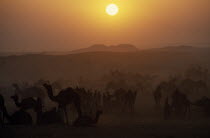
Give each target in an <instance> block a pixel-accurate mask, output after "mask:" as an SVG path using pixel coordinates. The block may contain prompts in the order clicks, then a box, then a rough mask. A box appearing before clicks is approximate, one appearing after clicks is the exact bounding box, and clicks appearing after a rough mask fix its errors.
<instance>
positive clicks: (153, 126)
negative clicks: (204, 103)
mask: <svg viewBox="0 0 210 138" xmlns="http://www.w3.org/2000/svg"><path fill="white" fill-rule="evenodd" d="M7 137H12V138H70V137H78V138H80V137H88V138H94V137H96V138H101V137H106V138H107V137H110V138H112V137H113V138H116V137H120V138H127V137H128V138H130V137H138V138H209V137H210V120H209V119H197V120H196V119H192V120H170V121H164V120H162V119H156V118H150V117H148V118H142V117H141V118H140V117H139V116H137V115H136V116H120V117H119V116H111V115H104V116H102V118H101V120H100V122H99V124H98V125H97V126H95V127H88V128H75V127H71V126H59V125H51V126H35V125H34V126H30V127H26V126H5V127H4V128H1V129H0V138H7Z"/></svg>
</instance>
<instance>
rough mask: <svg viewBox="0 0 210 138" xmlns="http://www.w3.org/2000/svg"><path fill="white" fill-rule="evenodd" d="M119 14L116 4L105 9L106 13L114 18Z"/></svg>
mask: <svg viewBox="0 0 210 138" xmlns="http://www.w3.org/2000/svg"><path fill="white" fill-rule="evenodd" d="M118 12H119V8H118V6H117V5H116V4H109V5H108V6H107V7H106V13H107V14H109V15H110V16H114V15H116V14H117V13H118Z"/></svg>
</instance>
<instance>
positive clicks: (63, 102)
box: [43, 84, 81, 124]
mask: <svg viewBox="0 0 210 138" xmlns="http://www.w3.org/2000/svg"><path fill="white" fill-rule="evenodd" d="M43 86H44V87H45V88H46V90H47V93H48V96H49V98H50V99H51V100H52V101H54V102H56V103H58V107H59V108H60V109H62V110H63V111H64V114H65V118H66V123H67V124H68V123H69V121H68V114H67V110H66V107H67V105H69V104H72V103H73V104H74V106H75V107H76V109H77V113H78V116H81V107H80V104H81V101H80V95H79V94H78V93H76V92H74V90H73V89H72V88H67V89H64V90H62V91H60V93H59V94H58V95H57V96H54V95H53V90H52V86H51V85H49V84H44V85H43Z"/></svg>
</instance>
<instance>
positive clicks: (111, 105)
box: [0, 83, 137, 126]
mask: <svg viewBox="0 0 210 138" xmlns="http://www.w3.org/2000/svg"><path fill="white" fill-rule="evenodd" d="M13 87H14V88H15V90H16V93H15V95H13V96H11V97H10V98H11V99H12V100H13V101H14V104H15V105H16V107H17V108H18V110H17V111H15V112H14V113H13V114H9V113H8V112H7V107H6V105H5V101H4V97H3V96H2V95H0V113H1V115H2V116H1V118H0V120H1V124H4V120H5V118H6V120H7V122H8V123H9V124H11V125H31V124H32V123H33V121H32V120H33V119H32V117H31V115H30V114H29V113H28V112H27V111H28V110H30V109H32V110H33V111H34V112H35V113H36V124H38V125H43V124H69V119H68V118H69V117H68V116H69V115H68V110H67V106H68V105H73V107H74V109H76V113H77V118H76V119H75V120H74V121H73V122H72V124H73V125H74V126H89V125H93V124H96V123H97V122H98V120H99V117H100V115H101V114H102V111H101V109H102V108H103V110H104V111H105V112H109V111H113V112H114V111H121V112H125V111H128V112H134V104H135V100H136V96H137V91H131V90H129V91H125V90H123V89H119V90H117V91H115V92H114V93H113V94H110V93H109V92H107V93H103V94H102V93H100V92H99V91H91V90H86V89H84V88H79V87H76V88H71V87H68V88H66V89H62V90H61V91H60V92H59V93H58V94H57V95H56V96H55V95H54V91H53V87H52V86H51V85H50V84H47V83H44V84H43V88H44V89H45V91H46V93H47V95H48V97H49V99H50V100H51V101H52V102H55V103H57V105H58V106H57V107H58V108H56V107H54V108H52V109H51V110H49V111H43V107H44V102H43V99H44V94H41V96H40V95H39V96H37V97H34V96H33V97H32V96H25V95H24V96H25V98H22V99H21V100H20V98H19V96H18V95H19V94H20V93H22V92H21V90H20V88H19V86H18V85H17V84H15V85H13ZM27 90H28V91H29V92H32V91H34V90H32V88H27ZM35 90H38V93H39V92H40V91H41V90H40V89H38V88H36V89H35ZM70 110H71V109H70ZM72 111H73V109H72ZM91 113H95V115H90V114H91ZM61 114H62V115H61ZM92 116H93V117H92ZM94 116H95V117H94Z"/></svg>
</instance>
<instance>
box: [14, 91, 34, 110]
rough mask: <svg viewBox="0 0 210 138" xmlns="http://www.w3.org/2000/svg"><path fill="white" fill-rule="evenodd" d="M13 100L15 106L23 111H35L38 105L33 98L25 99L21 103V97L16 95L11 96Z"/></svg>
mask: <svg viewBox="0 0 210 138" xmlns="http://www.w3.org/2000/svg"><path fill="white" fill-rule="evenodd" d="M11 98H12V99H13V100H14V102H15V105H16V106H17V107H19V108H20V109H23V110H28V109H34V107H35V105H36V100H34V99H33V98H32V97H31V98H26V99H23V100H22V101H21V102H19V101H18V100H19V97H18V95H16V94H15V95H14V96H11Z"/></svg>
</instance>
